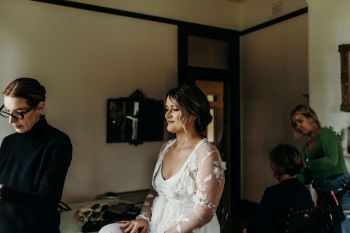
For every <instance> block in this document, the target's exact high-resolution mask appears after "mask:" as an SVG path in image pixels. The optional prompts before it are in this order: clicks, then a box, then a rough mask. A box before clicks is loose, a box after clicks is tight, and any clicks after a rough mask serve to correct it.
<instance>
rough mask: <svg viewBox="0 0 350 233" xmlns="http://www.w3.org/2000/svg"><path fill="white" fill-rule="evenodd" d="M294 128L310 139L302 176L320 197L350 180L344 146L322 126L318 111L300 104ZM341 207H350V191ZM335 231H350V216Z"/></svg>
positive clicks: (292, 116)
mask: <svg viewBox="0 0 350 233" xmlns="http://www.w3.org/2000/svg"><path fill="white" fill-rule="evenodd" d="M290 123H291V125H292V127H293V129H294V130H295V131H296V132H298V133H300V134H302V135H303V136H305V137H306V138H307V141H306V143H305V144H304V146H303V154H304V159H305V162H306V168H305V169H304V170H303V172H302V173H301V174H300V175H299V178H300V180H302V181H303V182H304V183H310V182H312V186H313V188H314V189H315V190H316V193H317V194H318V196H320V195H321V194H322V192H329V191H335V192H338V191H339V189H340V188H342V186H343V185H344V184H346V183H348V182H349V181H350V176H349V174H348V170H347V168H346V165H345V161H344V156H343V149H342V146H341V142H340V140H339V138H338V136H337V135H336V133H335V132H334V131H333V130H331V129H330V128H326V127H322V126H321V124H320V121H319V120H318V117H317V115H316V113H315V111H314V110H313V109H312V108H311V107H310V106H307V105H303V104H300V105H298V106H296V107H295V108H294V109H293V110H292V111H291V113H290ZM341 203H342V207H343V209H344V210H346V211H347V212H348V211H349V210H350V194H349V193H348V194H345V196H344V197H343V199H342V201H341ZM336 228H339V229H337V230H336V232H343V233H348V232H349V231H350V218H346V220H345V221H343V223H342V224H341V228H342V229H340V226H336Z"/></svg>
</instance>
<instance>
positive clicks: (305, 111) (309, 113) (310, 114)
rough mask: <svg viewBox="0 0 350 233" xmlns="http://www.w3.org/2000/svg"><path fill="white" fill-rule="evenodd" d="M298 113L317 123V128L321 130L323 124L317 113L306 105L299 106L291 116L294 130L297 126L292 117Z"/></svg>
mask: <svg viewBox="0 0 350 233" xmlns="http://www.w3.org/2000/svg"><path fill="white" fill-rule="evenodd" d="M298 113H299V114H302V115H303V116H304V117H306V118H311V119H312V120H313V121H314V122H315V123H316V125H317V128H321V123H320V121H319V120H318V118H317V115H316V113H315V111H314V110H313V109H312V108H311V107H310V106H308V105H305V104H299V105H298V106H296V107H295V108H294V109H293V110H292V111H291V113H290V115H289V120H290V124H291V126H292V127H293V128H295V124H294V122H292V116H293V115H294V114H298Z"/></svg>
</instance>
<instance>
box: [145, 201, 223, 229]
mask: <svg viewBox="0 0 350 233" xmlns="http://www.w3.org/2000/svg"><path fill="white" fill-rule="evenodd" d="M194 208H195V204H194V203H193V202H192V201H186V200H176V199H170V200H169V199H168V198H166V197H165V195H160V196H157V197H156V198H155V199H154V201H153V206H152V218H151V222H150V233H164V232H165V231H166V230H168V229H169V228H171V227H173V226H175V225H177V224H178V223H179V222H181V221H183V220H184V219H186V217H189V216H191V214H192V211H193V210H194ZM193 232H196V233H220V225H219V221H218V219H217V217H216V215H214V216H213V218H212V219H211V221H210V222H208V223H207V224H205V225H203V226H202V227H201V228H198V229H195V230H193Z"/></svg>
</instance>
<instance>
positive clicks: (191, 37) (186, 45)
mask: <svg viewBox="0 0 350 233" xmlns="http://www.w3.org/2000/svg"><path fill="white" fill-rule="evenodd" d="M178 37H179V38H178V66H179V67H178V72H179V77H178V84H179V85H180V84H184V83H188V84H196V85H197V86H198V87H200V88H201V89H202V90H203V92H204V93H205V94H206V95H207V97H208V100H209V102H210V107H211V112H212V116H213V119H214V121H213V123H212V124H211V125H209V127H208V129H207V137H208V140H209V141H211V142H213V143H214V144H215V145H216V146H217V147H218V149H219V150H220V152H221V156H222V158H223V160H224V161H226V162H227V171H226V173H225V177H226V184H225V190H224V193H223V196H222V199H221V205H224V206H225V207H224V208H226V212H227V214H228V215H229V216H232V215H234V214H235V212H236V211H238V205H239V201H240V197H241V158H240V154H241V153H240V144H241V143H240V141H241V139H240V88H239V33H238V32H236V31H232V30H226V29H220V28H214V27H209V26H203V25H194V24H183V25H179V33H178ZM218 215H219V214H218ZM226 217H227V215H226ZM219 218H220V216H219Z"/></svg>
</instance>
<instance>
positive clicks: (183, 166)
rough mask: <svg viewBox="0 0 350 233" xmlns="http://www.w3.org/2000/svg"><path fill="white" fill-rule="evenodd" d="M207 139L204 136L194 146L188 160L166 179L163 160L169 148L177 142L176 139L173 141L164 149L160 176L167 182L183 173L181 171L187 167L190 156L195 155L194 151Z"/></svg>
mask: <svg viewBox="0 0 350 233" xmlns="http://www.w3.org/2000/svg"><path fill="white" fill-rule="evenodd" d="M205 140H206V139H205V138H202V139H201V140H200V141H199V142H198V143H197V145H196V146H195V147H194V149H193V150H192V151H191V153H190V154H189V156H188V157H187V159H186V161H185V162H184V163H183V164H182V166H181V168H180V169H179V170H178V171H176V172H175V174H174V175H172V176H170V177H169V178H167V179H165V178H164V176H163V161H164V158H165V156H166V153H168V151H169V148H170V147H171V146H172V145H174V143H175V142H176V139H175V140H174V141H173V143H171V144H170V145H169V146H168V148H167V149H166V150H165V151H164V155H163V158H162V161H161V163H160V167H159V172H160V177H161V178H162V180H163V181H165V182H167V181H169V180H172V178H173V177H176V176H177V175H178V174H180V173H181V171H182V170H183V169H184V168H185V167H186V165H187V163H188V161H189V160H190V158H191V157H192V156H193V154H194V152H195V151H196V150H197V149H198V147H199V146H200V145H201V144H202V143H203V142H204V141H205Z"/></svg>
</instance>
